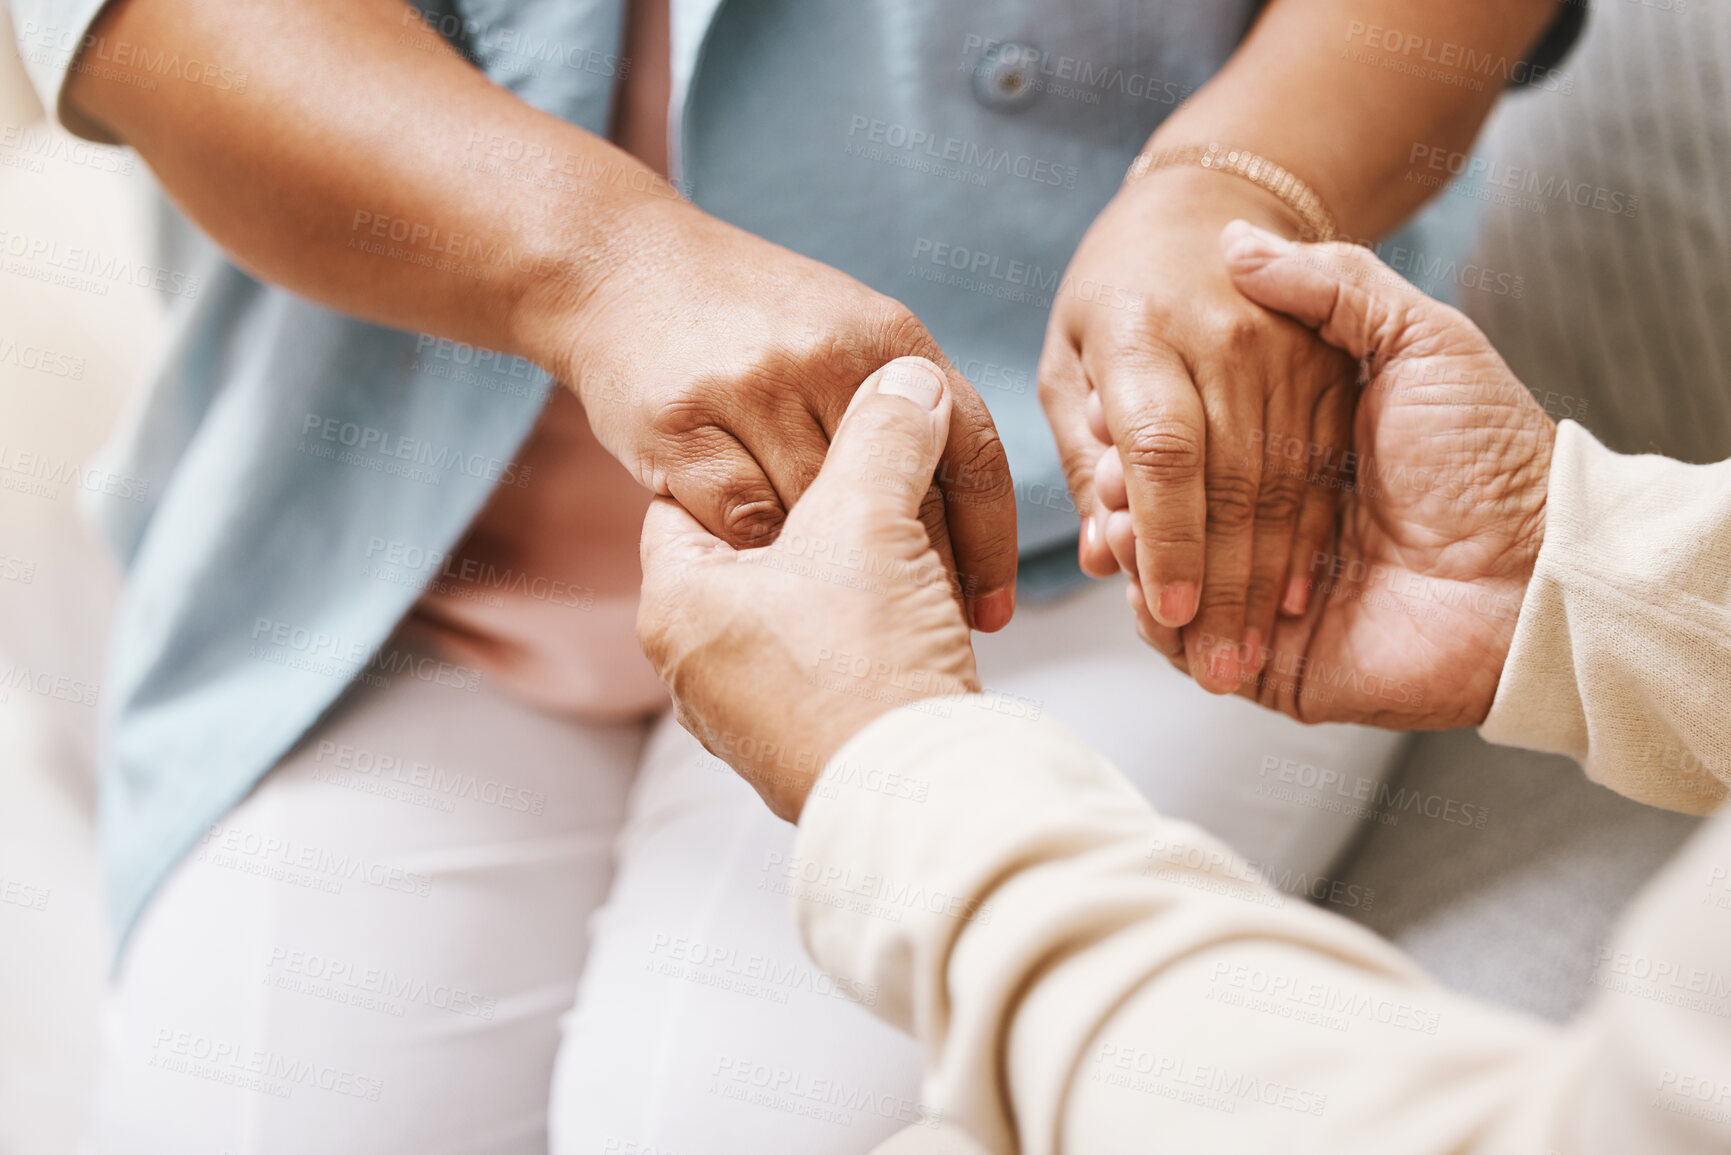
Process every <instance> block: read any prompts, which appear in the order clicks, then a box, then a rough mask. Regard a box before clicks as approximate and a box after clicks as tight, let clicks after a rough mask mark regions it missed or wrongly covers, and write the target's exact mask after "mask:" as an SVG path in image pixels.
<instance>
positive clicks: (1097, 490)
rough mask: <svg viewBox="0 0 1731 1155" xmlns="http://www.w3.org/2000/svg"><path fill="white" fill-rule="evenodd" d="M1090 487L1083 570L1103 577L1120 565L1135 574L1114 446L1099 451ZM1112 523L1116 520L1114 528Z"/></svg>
mask: <svg viewBox="0 0 1731 1155" xmlns="http://www.w3.org/2000/svg"><path fill="white" fill-rule="evenodd" d="M1088 396H1089V397H1093V396H1095V394H1093V393H1090V394H1089V395H1088ZM1094 404H1096V405H1098V402H1097V401H1096V402H1094ZM1102 420H1104V417H1102ZM1091 489H1092V492H1093V498H1094V512H1093V513H1092V514H1090V515H1089V516H1088V517H1087V519H1086V520H1084V521H1083V523H1082V553H1081V557H1082V570H1083V572H1085V573H1087V574H1088V576H1089V577H1097V578H1104V577H1111V576H1112V575H1113V574H1115V573H1117V572H1118V570H1119V569H1120V568H1122V569H1123V570H1124V572H1125V573H1128V574H1134V573H1135V572H1136V561H1135V551H1136V534H1135V527H1134V523H1132V521H1131V520H1130V497H1129V493H1128V492H1127V491H1126V490H1125V488H1124V463H1123V460H1122V459H1121V458H1120V457H1119V456H1118V451H1117V450H1116V449H1112V448H1108V449H1105V450H1103V451H1102V452H1101V454H1100V460H1099V462H1098V463H1097V464H1096V465H1095V466H1094V480H1093V482H1092V485H1091ZM1114 523H1118V524H1117V525H1116V528H1114Z"/></svg>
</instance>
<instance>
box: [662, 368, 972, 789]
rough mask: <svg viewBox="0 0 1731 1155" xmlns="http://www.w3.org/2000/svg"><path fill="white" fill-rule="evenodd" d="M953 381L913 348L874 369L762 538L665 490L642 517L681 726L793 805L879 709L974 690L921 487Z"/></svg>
mask: <svg viewBox="0 0 1731 1155" xmlns="http://www.w3.org/2000/svg"><path fill="white" fill-rule="evenodd" d="M954 388H955V386H954V378H953V377H947V378H946V376H945V375H944V374H942V373H941V372H940V371H939V369H938V367H937V366H936V365H934V364H932V363H931V362H929V361H924V360H921V359H918V358H904V359H902V360H899V361H896V362H893V363H892V364H890V365H887V366H885V367H884V368H883V369H881V370H880V371H878V372H876V373H874V374H872V376H871V377H870V378H869V379H868V380H867V381H866V382H865V383H864V384H863V385H861V386H860V387H859V390H858V392H857V393H855V394H854V398H853V402H852V404H851V405H850V406H849V408H848V410H847V414H846V416H845V417H844V418H843V419H842V421H841V423H840V428H839V429H838V430H837V431H836V434H835V440H834V442H833V444H832V445H831V446H830V449H829V456H828V458H827V459H826V460H825V461H824V463H823V469H822V472H820V473H819V474H818V476H817V479H816V480H815V481H813V482H812V484H811V486H810V487H809V488H808V489H807V490H806V491H805V494H804V496H802V497H801V498H800V499H799V501H798V503H797V504H795V505H794V506H793V509H792V511H791V512H790V513H789V514H788V516H787V520H786V524H785V525H784V526H783V527H782V531H781V534H780V536H779V537H778V538H777V539H776V541H775V544H773V545H771V546H769V547H767V548H764V549H753V550H745V551H739V550H735V549H734V548H733V547H732V546H730V545H728V544H727V543H725V542H723V541H721V540H720V539H718V538H717V537H716V536H715V535H714V534H712V533H710V532H709V531H708V530H707V529H705V528H704V527H703V525H702V524H700V523H699V521H698V520H697V519H696V518H694V517H693V516H692V515H691V514H690V513H688V512H687V511H686V510H685V509H683V508H682V507H681V506H680V505H679V504H676V503H674V502H673V501H670V500H668V499H666V498H661V499H658V500H657V501H656V502H655V503H654V504H653V505H652V506H651V507H650V509H649V515H648V517H647V518H646V519H645V521H644V525H643V600H642V602H641V605H640V608H639V610H638V617H637V634H638V640H639V641H640V642H641V643H642V645H643V651H644V653H646V654H648V655H649V659H650V661H651V662H653V663H654V665H655V668H656V670H657V671H658V672H659V673H660V674H661V676H662V678H663V679H664V680H665V681H666V682H667V684H668V687H669V688H670V689H671V690H672V691H673V701H674V708H675V710H676V711H677V713H678V717H679V720H680V722H681V723H682V724H683V725H684V726H685V728H686V729H688V730H690V731H691V732H692V733H693V734H694V735H696V736H697V738H698V739H699V740H700V741H701V742H702V743H703V744H704V746H705V747H707V748H708V749H709V751H710V752H711V753H713V754H715V755H716V756H717V757H719V758H721V759H722V760H723V761H725V762H727V763H728V764H730V765H731V766H733V768H734V769H736V770H738V771H739V772H740V774H741V775H742V776H743V777H744V778H745V779H746V780H747V781H748V782H750V783H751V784H752V785H753V786H754V787H755V788H756V789H757V792H758V793H759V794H761V795H762V796H763V799H764V801H765V802H767V803H769V807H770V809H771V810H773V811H775V813H777V814H779V815H780V816H781V817H783V818H786V819H788V820H789V821H798V819H799V814H800V810H801V809H802V808H803V807H804V805H805V798H806V794H807V793H808V792H809V791H810V789H811V784H812V781H813V780H814V779H815V778H816V777H817V775H818V773H819V772H820V771H821V770H822V769H823V767H824V765H825V763H827V762H828V761H829V760H830V757H831V756H832V755H833V754H834V753H835V752H836V751H837V750H838V749H840V748H841V746H842V745H843V743H845V742H846V741H847V740H848V739H849V738H850V737H852V736H853V735H854V734H855V733H857V732H858V731H859V730H860V729H862V728H863V727H864V726H865V725H866V724H868V723H869V722H871V721H872V720H873V719H874V718H877V717H878V716H879V715H881V714H884V713H887V712H889V711H890V710H892V709H894V708H895V707H897V706H900V705H905V704H908V703H910V702H914V701H917V700H919V699H922V698H929V697H935V696H942V695H946V694H957V693H966V692H971V691H975V690H978V689H979V678H978V675H977V674H976V673H975V670H974V652H973V648H972V646H971V645H970V643H969V637H968V626H967V623H966V622H965V621H963V620H962V614H961V611H960V609H959V608H958V606H957V603H956V599H955V598H954V596H953V594H952V583H953V581H954V579H955V575H954V574H953V573H952V572H951V571H950V569H949V567H948V566H946V565H945V563H944V560H943V558H942V557H941V556H940V554H939V551H938V550H937V549H935V548H934V546H933V541H932V538H933V534H934V532H935V531H936V530H937V529H938V528H939V526H938V525H937V523H936V522H935V521H934V520H933V517H932V513H933V510H934V508H935V507H933V506H932V505H931V504H930V503H929V502H928V501H927V496H928V494H929V492H930V490H931V485H932V471H933V469H934V468H935V467H936V466H937V464H938V461H939V458H940V455H941V454H942V453H943V451H944V445H945V440H946V437H947V436H949V435H951V431H952V430H953V429H954V400H953V397H954V392H953V391H954ZM922 519H923V520H922Z"/></svg>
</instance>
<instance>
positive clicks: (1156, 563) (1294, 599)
mask: <svg viewBox="0 0 1731 1155" xmlns="http://www.w3.org/2000/svg"><path fill="white" fill-rule="evenodd" d="M1235 217H1244V218H1248V219H1250V220H1253V221H1255V222H1257V223H1259V224H1263V225H1265V226H1267V227H1269V228H1272V229H1276V230H1277V231H1282V232H1287V233H1290V234H1292V235H1296V234H1297V231H1298V228H1299V221H1298V218H1297V217H1296V216H1295V215H1293V214H1292V212H1291V210H1289V209H1288V208H1287V207H1286V206H1285V205H1284V204H1283V203H1282V202H1280V201H1279V200H1278V199H1277V198H1275V197H1274V196H1272V195H1271V194H1269V193H1267V192H1265V191H1263V190H1262V189H1260V188H1258V187H1256V186H1255V185H1253V184H1251V183H1249V182H1248V181H1244V180H1241V179H1239V178H1237V177H1234V176H1230V175H1226V174H1222V173H1215V172H1209V171H1206V170H1202V169H1181V168H1173V169H1163V170H1158V171H1156V172H1153V173H1150V174H1149V175H1148V176H1146V177H1144V178H1143V179H1142V180H1140V181H1138V182H1136V183H1134V184H1132V185H1131V186H1130V187H1128V188H1126V189H1123V190H1122V191H1120V192H1119V194H1118V195H1117V196H1116V197H1115V198H1114V199H1113V200H1112V202H1111V204H1109V205H1108V206H1107V207H1106V209H1105V211H1104V212H1102V213H1101V214H1100V217H1099V219H1098V220H1096V221H1095V222H1094V225H1093V227H1092V228H1091V229H1090V230H1089V232H1088V235H1087V236H1086V237H1085V238H1084V239H1083V241H1082V244H1081V247H1080V248H1079V249H1078V250H1077V252H1076V256H1075V258H1074V259H1073V260H1072V261H1071V263H1070V268H1069V271H1068V273H1067V274H1066V278H1065V282H1064V284H1065V291H1063V292H1062V293H1061V294H1060V297H1059V300H1058V302H1057V304H1056V305H1055V307H1054V309H1053V312H1052V317H1051V322H1050V325H1049V327H1048V329H1047V333H1046V347H1045V351H1044V353H1043V354H1042V357H1041V363H1040V397H1041V401H1042V402H1043V403H1044V405H1045V408H1046V416H1047V419H1048V420H1049V421H1050V422H1051V425H1052V430H1053V433H1054V435H1055V436H1056V438H1057V442H1058V448H1059V452H1060V455H1061V457H1062V459H1063V463H1064V471H1065V474H1066V476H1067V478H1068V480H1069V486H1070V492H1071V495H1072V497H1073V498H1074V500H1075V501H1076V504H1077V507H1078V509H1079V510H1080V511H1081V513H1082V519H1083V528H1082V545H1081V561H1082V568H1083V569H1084V570H1085V571H1086V572H1088V573H1090V574H1092V575H1094V576H1096V577H1105V576H1108V575H1110V574H1111V573H1113V572H1114V571H1115V570H1116V569H1117V568H1118V566H1119V564H1123V566H1124V568H1126V569H1127V570H1128V571H1129V572H1130V574H1131V576H1132V578H1133V579H1137V580H1139V581H1140V584H1141V588H1142V596H1143V600H1144V603H1145V604H1146V605H1147V606H1148V607H1151V609H1152V615H1153V617H1154V619H1155V620H1156V621H1157V622H1158V623H1159V624H1160V625H1161V626H1162V627H1163V630H1164V632H1165V635H1166V637H1167V639H1168V640H1169V641H1171V642H1176V640H1177V639H1178V634H1177V632H1176V630H1177V627H1181V626H1186V625H1192V624H1194V627H1195V628H1193V629H1191V630H1188V631H1186V632H1185V634H1184V638H1185V644H1186V646H1187V653H1188V658H1189V662H1190V665H1191V668H1193V669H1195V670H1197V671H1199V677H1198V681H1199V682H1201V684H1202V685H1203V686H1205V687H1206V688H1208V689H1210V690H1213V691H1215V692H1217V693H1229V692H1233V691H1236V690H1237V689H1238V687H1239V685H1240V680H1241V678H1242V677H1244V676H1254V675H1255V673H1256V670H1255V669H1249V670H1241V668H1240V662H1239V655H1241V654H1250V655H1256V654H1259V653H1261V652H1263V650H1264V648H1265V645H1266V642H1267V640H1268V639H1269V638H1270V637H1271V636H1272V634H1273V631H1274V625H1275V620H1276V616H1277V613H1278V612H1280V611H1281V610H1282V609H1284V611H1285V612H1287V613H1291V614H1297V613H1302V612H1303V610H1304V608H1305V604H1304V599H1305V587H1304V584H1303V581H1302V573H1303V560H1304V559H1305V558H1307V557H1309V556H1310V554H1311V553H1313V552H1314V551H1315V550H1316V549H1317V548H1318V547H1319V546H1320V544H1321V543H1322V542H1323V541H1324V540H1325V539H1326V537H1327V535H1328V532H1329V527H1330V525H1331V523H1332V520H1333V514H1334V500H1335V490H1333V489H1331V488H1329V487H1328V486H1326V485H1323V486H1314V485H1305V484H1304V480H1305V479H1304V477H1303V476H1302V475H1294V474H1293V472H1291V471H1289V470H1284V469H1268V468H1265V465H1266V464H1267V463H1268V462H1269V460H1270V458H1271V457H1273V456H1276V455H1278V454H1280V453H1282V452H1284V451H1286V450H1287V449H1288V448H1289V447H1291V446H1295V445H1296V446H1299V447H1306V446H1310V445H1315V444H1324V445H1343V444H1345V443H1346V437H1347V434H1348V432H1349V430H1350V413H1351V392H1352V386H1353V383H1354V379H1355V370H1354V367H1353V365H1352V362H1351V360H1350V359H1349V358H1347V357H1344V356H1342V355H1341V354H1340V353H1338V352H1337V351H1335V350H1333V349H1330V348H1328V347H1327V346H1326V345H1324V344H1323V343H1322V342H1320V341H1318V340H1317V339H1316V337H1315V335H1314V334H1312V333H1309V332H1307V331H1305V329H1304V328H1303V327H1302V326H1299V325H1296V324H1294V323H1293V322H1291V321H1289V320H1287V319H1286V318H1284V317H1277V316H1275V315H1274V314H1272V313H1270V312H1268V311H1267V310H1264V309H1258V308H1256V307H1254V306H1253V305H1251V304H1250V303H1249V302H1247V301H1246V300H1245V299H1244V298H1243V296H1242V295H1240V294H1239V293H1238V291H1237V290H1236V289H1235V288H1233V285H1232V281H1231V279H1230V278H1229V277H1228V276H1227V274H1226V269H1225V266H1224V264H1223V263H1222V261H1221V258H1220V250H1219V244H1218V238H1219V236H1220V229H1221V227H1222V226H1223V225H1225V224H1226V223H1227V222H1228V221H1230V220H1232V219H1234V218H1235ZM1090 411H1092V417H1093V420H1092V421H1090V419H1089V418H1090ZM1320 468H1324V469H1325V468H1326V466H1322V467H1320ZM1102 486H1104V487H1107V488H1108V489H1109V490H1111V491H1112V492H1114V493H1117V494H1121V495H1127V503H1128V504H1127V505H1125V504H1122V503H1120V504H1119V506H1118V507H1117V508H1118V510H1119V512H1118V514H1117V516H1110V517H1109V516H1108V511H1106V510H1104V509H1103V508H1102V507H1101V504H1100V502H1099V500H1098V495H1099V488H1100V487H1102ZM1115 557H1117V558H1119V559H1121V563H1120V562H1119V561H1115V560H1114V559H1115ZM1203 638H1207V639H1210V640H1211V643H1212V644H1213V645H1214V649H1213V651H1211V652H1209V653H1204V652H1203V651H1202V649H1201V648H1200V647H1201V639H1203ZM1240 643H1243V644H1242V645H1240Z"/></svg>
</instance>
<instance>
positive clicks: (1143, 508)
mask: <svg viewBox="0 0 1731 1155" xmlns="http://www.w3.org/2000/svg"><path fill="white" fill-rule="evenodd" d="M1090 348H1092V346H1091V347H1090ZM1088 375H1089V378H1090V380H1092V381H1093V382H1094V383H1095V386H1096V389H1097V391H1098V392H1099V394H1100V400H1101V404H1102V406H1103V408H1104V410H1105V415H1106V425H1107V427H1108V429H1109V430H1110V431H1111V433H1112V441H1113V444H1114V445H1116V446H1117V448H1118V456H1119V458H1120V460H1121V463H1122V466H1123V471H1124V484H1125V489H1126V491H1127V493H1128V497H1129V506H1130V515H1131V518H1132V520H1133V522H1134V524H1135V528H1136V566H1137V571H1138V573H1139V575H1140V577H1141V581H1142V588H1143V592H1144V594H1145V595H1146V597H1147V601H1148V606H1149V609H1150V611H1151V612H1152V614H1153V616H1154V618H1155V620H1156V621H1158V622H1160V623H1161V624H1163V625H1167V626H1173V627H1177V626H1183V625H1186V624H1188V623H1189V622H1190V621H1191V620H1192V619H1193V618H1194V617H1195V616H1196V610H1197V606H1198V604H1199V602H1200V597H1201V591H1202V579H1203V545H1204V529H1205V519H1206V518H1207V515H1208V507H1207V494H1206V492H1205V491H1204V488H1203V483H1204V476H1203V463H1204V460H1205V448H1206V446H1207V426H1206V421H1205V417H1204V414H1203V410H1202V399H1201V397H1200V396H1199V395H1198V394H1197V391H1196V386H1195V384H1194V383H1193V382H1192V381H1191V380H1190V374H1189V373H1188V372H1187V371H1186V370H1185V368H1184V366H1183V364H1182V363H1181V362H1180V361H1179V359H1178V357H1177V355H1176V354H1173V353H1171V352H1170V351H1168V350H1160V351H1158V352H1152V353H1146V354H1138V355H1127V354H1125V353H1123V352H1116V353H1114V354H1112V355H1111V356H1110V357H1108V358H1106V359H1105V361H1104V362H1103V363H1101V362H1096V361H1093V360H1090V361H1089V363H1088Z"/></svg>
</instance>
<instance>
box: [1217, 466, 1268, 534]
mask: <svg viewBox="0 0 1731 1155" xmlns="http://www.w3.org/2000/svg"><path fill="white" fill-rule="evenodd" d="M1204 492H1205V493H1206V495H1207V500H1208V528H1209V529H1210V530H1211V531H1213V532H1216V533H1225V534H1233V533H1241V532H1243V531H1245V530H1247V529H1250V528H1251V527H1252V526H1253V525H1254V524H1255V522H1256V501H1257V493H1258V486H1257V481H1256V478H1255V477H1254V476H1251V475H1248V474H1244V473H1240V472H1238V471H1236V470H1233V471H1221V472H1218V473H1216V474H1214V475H1213V476H1211V477H1209V478H1208V479H1207V480H1206V482H1205V483H1204Z"/></svg>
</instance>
